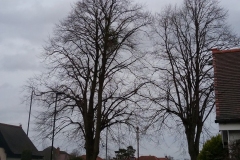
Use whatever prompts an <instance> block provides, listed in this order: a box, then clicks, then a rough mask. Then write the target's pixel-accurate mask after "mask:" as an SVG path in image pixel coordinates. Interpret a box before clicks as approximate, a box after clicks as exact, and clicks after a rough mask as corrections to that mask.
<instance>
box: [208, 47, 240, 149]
mask: <svg viewBox="0 0 240 160" xmlns="http://www.w3.org/2000/svg"><path fill="white" fill-rule="evenodd" d="M212 54H213V68H214V87H215V100H216V120H215V122H216V123H218V124H219V130H220V131H221V134H222V139H223V145H224V147H228V145H229V144H230V143H231V142H233V141H235V140H237V139H240V49H230V50H218V49H212Z"/></svg>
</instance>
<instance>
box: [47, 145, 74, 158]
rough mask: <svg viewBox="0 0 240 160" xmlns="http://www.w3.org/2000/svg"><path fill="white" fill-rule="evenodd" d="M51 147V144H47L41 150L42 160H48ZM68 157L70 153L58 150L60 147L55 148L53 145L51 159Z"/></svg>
mask: <svg viewBox="0 0 240 160" xmlns="http://www.w3.org/2000/svg"><path fill="white" fill-rule="evenodd" d="M51 148H52V146H49V147H47V148H45V149H44V150H43V151H42V154H43V156H44V157H43V160H49V159H51ZM69 159H70V155H69V154H68V153H67V152H65V151H60V148H59V147H58V148H55V147H53V160H69Z"/></svg>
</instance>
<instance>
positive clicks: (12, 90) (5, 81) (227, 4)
mask: <svg viewBox="0 0 240 160" xmlns="http://www.w3.org/2000/svg"><path fill="white" fill-rule="evenodd" d="M75 2H77V0H0V123H7V124H13V125H20V124H22V126H23V129H24V130H25V131H26V130H27V120H28V110H29V104H28V103H26V102H23V95H24V94H25V93H24V92H23V85H25V84H26V83H27V81H28V79H29V78H31V77H33V76H34V75H37V74H39V73H40V72H41V70H42V68H43V66H42V63H41V61H40V59H39V57H40V54H41V53H42V52H43V46H44V45H45V44H46V42H47V40H48V38H49V37H51V35H52V31H53V29H54V26H55V24H57V23H58V22H59V21H60V20H62V19H64V18H65V17H66V16H67V15H68V13H69V12H70V11H71V9H72V6H74V3H75ZM135 2H138V3H142V4H144V6H145V8H146V10H149V11H151V12H153V13H154V12H160V11H161V9H162V8H163V7H164V6H166V5H168V4H180V3H182V0H135ZM220 5H221V6H222V7H224V8H225V9H226V10H228V13H229V17H228V19H227V22H228V24H229V25H231V26H232V29H233V31H235V32H236V33H238V34H239V33H240V30H239V28H240V18H239V15H240V1H239V0H221V1H220ZM236 47H238V46H236ZM33 113H34V105H33ZM214 118H215V117H211V120H210V121H214ZM209 125H211V126H212V127H213V129H212V133H213V134H215V133H217V132H218V128H217V125H216V124H213V123H211V122H210V123H209ZM33 127H34V124H33V123H31V128H30V135H31V137H34V136H33V134H34V132H32V129H33ZM31 139H32V140H33V142H34V144H35V145H36V146H37V148H38V149H39V150H42V149H43V147H44V146H47V145H50V143H49V142H46V144H44V145H43V144H40V143H39V142H35V139H34V138H31ZM166 140H168V138H167V139H166ZM48 143H49V144H48ZM59 147H60V148H61V149H62V150H67V151H69V152H70V151H71V150H70V149H69V147H67V146H59ZM135 148H136V147H135ZM177 151H178V148H177V147H176V144H172V141H171V140H169V142H168V141H167V144H166V143H162V144H160V145H158V146H156V145H155V144H154V143H150V142H148V141H147V140H142V141H141V146H140V155H154V156H157V157H163V156H164V155H171V156H174V157H176V158H177V157H180V153H179V152H177ZM100 155H103V156H102V157H104V151H103V152H101V154H100Z"/></svg>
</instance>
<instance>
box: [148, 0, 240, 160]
mask: <svg viewBox="0 0 240 160" xmlns="http://www.w3.org/2000/svg"><path fill="white" fill-rule="evenodd" d="M225 20H226V11H224V9H223V8H221V7H220V6H219V5H218V1H217V0H184V3H183V5H182V6H181V7H172V6H169V7H167V8H166V10H165V11H164V12H163V13H161V14H158V15H157V16H156V17H155V24H154V25H153V31H154V32H153V36H154V37H153V38H154V40H155V45H156V47H157V51H156V54H155V56H156V57H157V58H158V59H159V61H158V62H157V63H153V62H151V64H153V68H154V70H155V73H154V74H153V76H152V77H156V75H158V76H159V79H158V81H155V83H154V88H151V90H150V91H149V92H150V93H151V96H150V98H149V99H150V100H151V101H152V102H154V104H155V105H156V104H157V106H159V107H158V109H156V110H155V113H154V115H153V116H152V117H151V122H158V121H159V120H161V123H162V124H161V125H164V123H165V125H168V126H170V124H169V123H167V120H168V122H171V123H174V126H175V127H173V126H171V127H172V128H175V129H176V128H177V127H180V128H181V127H182V131H183V132H184V134H182V135H185V137H186V139H187V144H188V152H189V155H190V157H191V159H192V160H196V159H197V156H198V154H199V142H200V136H201V133H202V131H203V126H204V123H205V122H206V120H207V118H208V116H209V114H210V113H211V111H212V109H213V107H214V104H215V102H214V92H213V91H214V86H213V70H212V66H211V65H209V64H210V62H211V60H212V56H211V52H210V49H211V48H215V47H216V48H226V47H232V46H236V45H237V44H239V39H238V38H237V37H236V36H235V35H234V34H232V33H231V32H230V30H229V27H228V26H227V24H226V21H225ZM156 57H155V58H156ZM154 64H155V65H154ZM144 96H146V95H144ZM148 97H149V96H148Z"/></svg>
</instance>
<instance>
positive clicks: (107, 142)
mask: <svg viewBox="0 0 240 160" xmlns="http://www.w3.org/2000/svg"><path fill="white" fill-rule="evenodd" d="M107 137H108V127H107V130H106V160H107V147H108V146H107V143H108V138H107Z"/></svg>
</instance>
